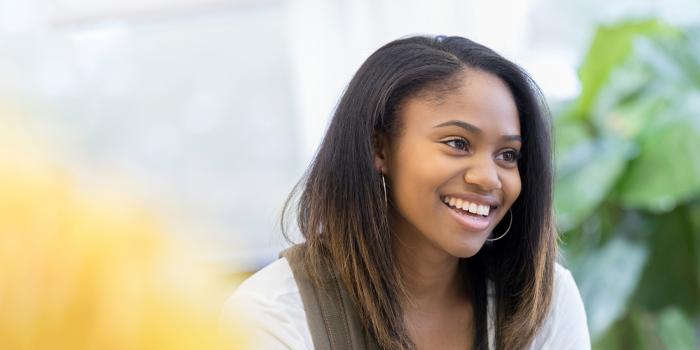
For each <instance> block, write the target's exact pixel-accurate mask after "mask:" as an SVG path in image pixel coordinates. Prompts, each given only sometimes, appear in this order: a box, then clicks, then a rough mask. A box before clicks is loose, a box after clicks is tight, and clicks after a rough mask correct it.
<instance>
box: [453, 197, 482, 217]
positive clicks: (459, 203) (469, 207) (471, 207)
mask: <svg viewBox="0 0 700 350" xmlns="http://www.w3.org/2000/svg"><path fill="white" fill-rule="evenodd" d="M443 202H445V204H447V205H449V206H451V207H454V208H458V209H462V210H464V211H468V212H470V213H472V214H478V215H483V216H488V215H489V212H490V211H491V207H490V206H488V205H485V204H477V203H471V202H468V201H465V200H462V199H459V198H454V197H445V198H444V199H443Z"/></svg>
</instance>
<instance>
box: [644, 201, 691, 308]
mask: <svg viewBox="0 0 700 350" xmlns="http://www.w3.org/2000/svg"><path fill="white" fill-rule="evenodd" d="M654 217H655V218H656V219H655V222H656V224H655V225H654V226H653V227H651V228H650V229H651V236H650V239H648V245H649V247H650V249H651V251H650V254H649V263H648V264H647V265H646V267H645V269H644V272H643V274H642V278H641V281H640V282H639V287H638V289H637V290H636V292H635V296H634V303H635V304H636V305H640V306H643V307H644V308H646V309H648V310H651V311H658V310H662V309H664V308H666V307H668V306H676V307H679V308H681V309H682V310H684V311H686V312H688V313H697V312H698V311H700V289H699V288H698V280H697V276H698V269H700V266H698V265H696V264H695V262H696V261H697V258H696V256H697V253H698V252H697V251H696V250H695V247H694V237H693V232H692V228H691V223H690V222H689V221H688V217H687V212H686V210H685V207H680V208H677V209H676V210H674V211H673V212H670V213H667V214H664V215H656V216H654Z"/></svg>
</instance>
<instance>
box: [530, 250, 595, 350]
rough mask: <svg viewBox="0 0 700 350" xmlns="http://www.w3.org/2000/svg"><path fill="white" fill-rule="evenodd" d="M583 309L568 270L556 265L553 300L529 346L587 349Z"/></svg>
mask: <svg viewBox="0 0 700 350" xmlns="http://www.w3.org/2000/svg"><path fill="white" fill-rule="evenodd" d="M590 348H591V340H590V335H589V333H588V324H587V320H586V312H585V309H584V306H583V301H582V299H581V294H580V293H579V291H578V287H577V286H576V282H575V281H574V278H573V276H571V272H569V270H567V269H566V268H564V267H563V266H561V265H559V264H558V263H557V264H556V265H555V273H554V300H553V301H552V306H551V309H550V311H549V315H548V317H547V319H546V320H545V323H544V325H543V327H542V329H541V330H540V332H539V333H538V334H537V336H536V338H535V340H534V342H533V344H532V346H531V347H530V349H533V350H534V349H556V350H589V349H590Z"/></svg>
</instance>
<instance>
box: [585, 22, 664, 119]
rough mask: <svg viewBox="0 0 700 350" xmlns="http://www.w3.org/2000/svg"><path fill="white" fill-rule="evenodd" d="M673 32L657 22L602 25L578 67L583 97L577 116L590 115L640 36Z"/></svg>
mask: <svg viewBox="0 0 700 350" xmlns="http://www.w3.org/2000/svg"><path fill="white" fill-rule="evenodd" d="M669 32H673V30H672V29H671V28H670V27H668V26H666V25H664V24H661V23H660V22H658V21H656V20H647V21H632V22H623V23H620V24H615V25H611V26H601V27H600V28H599V29H598V31H597V32H596V34H595V37H594V39H593V43H592V44H591V47H590V49H589V50H588V53H587V54H586V57H585V59H584V61H583V64H582V65H581V66H580V68H579V79H580V80H581V95H580V97H579V100H578V103H577V105H576V112H577V114H578V115H581V116H586V115H588V113H589V111H590V108H591V106H592V104H593V102H594V101H595V99H596V98H597V97H598V95H599V92H600V90H601V87H602V86H603V85H604V84H605V83H606V82H607V81H608V78H609V76H610V72H611V71H612V70H613V69H614V68H615V67H616V66H618V65H620V64H621V63H622V62H624V61H625V60H626V59H627V57H628V56H629V55H630V53H631V52H632V43H633V41H634V39H635V38H638V37H640V36H652V35H654V34H664V33H669Z"/></svg>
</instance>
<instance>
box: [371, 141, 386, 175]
mask: <svg viewBox="0 0 700 350" xmlns="http://www.w3.org/2000/svg"><path fill="white" fill-rule="evenodd" d="M372 141H373V142H372V144H373V146H374V147H373V148H374V149H373V151H374V155H373V157H374V159H373V163H374V169H376V170H377V171H378V172H380V173H382V174H387V173H388V169H389V166H388V158H387V155H388V153H389V138H388V137H387V136H386V135H385V134H383V133H375V134H374V137H373V140H372Z"/></svg>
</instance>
